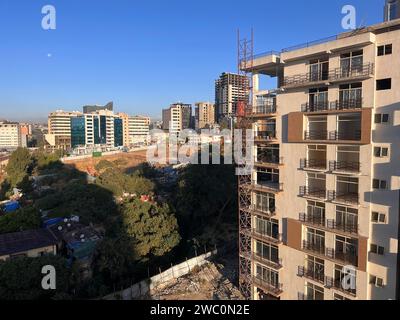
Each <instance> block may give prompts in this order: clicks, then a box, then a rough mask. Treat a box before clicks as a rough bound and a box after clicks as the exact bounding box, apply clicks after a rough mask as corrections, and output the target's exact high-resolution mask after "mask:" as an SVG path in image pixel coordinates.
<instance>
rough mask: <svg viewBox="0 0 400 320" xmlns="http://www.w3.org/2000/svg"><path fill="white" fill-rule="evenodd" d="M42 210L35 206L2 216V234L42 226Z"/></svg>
mask: <svg viewBox="0 0 400 320" xmlns="http://www.w3.org/2000/svg"><path fill="white" fill-rule="evenodd" d="M41 224H42V220H41V219H40V212H39V211H38V210H37V209H36V208H34V207H25V208H21V209H19V210H17V211H15V212H12V213H7V214H5V215H3V216H0V234H2V233H11V232H19V231H25V230H32V229H38V228H40V226H41Z"/></svg>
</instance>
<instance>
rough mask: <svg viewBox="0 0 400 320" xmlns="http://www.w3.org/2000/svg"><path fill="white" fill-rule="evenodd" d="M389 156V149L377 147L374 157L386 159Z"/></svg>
mask: <svg viewBox="0 0 400 320" xmlns="http://www.w3.org/2000/svg"><path fill="white" fill-rule="evenodd" d="M388 155H389V148H384V147H375V148H374V156H375V157H377V158H385V157H387V156H388Z"/></svg>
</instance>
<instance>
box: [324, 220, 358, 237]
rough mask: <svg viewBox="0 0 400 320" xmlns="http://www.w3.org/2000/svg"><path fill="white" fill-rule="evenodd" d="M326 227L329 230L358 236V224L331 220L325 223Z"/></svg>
mask: <svg viewBox="0 0 400 320" xmlns="http://www.w3.org/2000/svg"><path fill="white" fill-rule="evenodd" d="M326 226H327V227H328V228H329V229H333V230H337V231H342V232H345V233H349V234H358V224H356V223H347V222H343V221H335V220H333V219H328V220H327V221H326Z"/></svg>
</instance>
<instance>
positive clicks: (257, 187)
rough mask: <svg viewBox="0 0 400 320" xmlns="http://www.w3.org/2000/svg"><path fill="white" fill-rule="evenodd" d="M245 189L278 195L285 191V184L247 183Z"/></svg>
mask: <svg viewBox="0 0 400 320" xmlns="http://www.w3.org/2000/svg"><path fill="white" fill-rule="evenodd" d="M243 186H244V187H245V188H248V189H250V190H253V191H260V192H271V193H278V192H282V191H283V183H275V182H269V183H267V182H263V183H255V182H253V183H247V184H245V185H243Z"/></svg>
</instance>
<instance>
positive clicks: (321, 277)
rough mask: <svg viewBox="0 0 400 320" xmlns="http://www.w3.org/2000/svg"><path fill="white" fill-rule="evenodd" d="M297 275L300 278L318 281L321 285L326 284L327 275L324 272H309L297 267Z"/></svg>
mask: <svg viewBox="0 0 400 320" xmlns="http://www.w3.org/2000/svg"><path fill="white" fill-rule="evenodd" d="M297 275H298V276H299V277H304V278H307V279H311V280H314V281H317V282H319V283H321V284H325V274H324V271H321V272H317V271H316V270H309V269H306V268H305V267H303V266H298V267H297Z"/></svg>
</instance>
